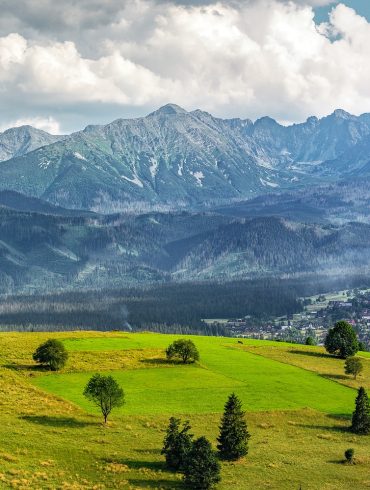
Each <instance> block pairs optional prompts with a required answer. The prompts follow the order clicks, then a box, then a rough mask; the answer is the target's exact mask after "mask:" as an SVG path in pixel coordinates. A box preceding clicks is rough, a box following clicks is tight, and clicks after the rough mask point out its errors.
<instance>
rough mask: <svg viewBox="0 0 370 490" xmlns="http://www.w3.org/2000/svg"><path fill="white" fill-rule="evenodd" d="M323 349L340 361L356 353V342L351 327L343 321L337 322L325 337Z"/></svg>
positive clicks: (354, 333)
mask: <svg viewBox="0 0 370 490" xmlns="http://www.w3.org/2000/svg"><path fill="white" fill-rule="evenodd" d="M325 349H326V350H327V351H328V352H329V353H330V354H335V355H337V356H339V357H341V358H342V359H346V358H347V357H350V356H354V355H355V354H356V352H357V351H358V340H357V336H356V332H355V331H354V330H353V328H352V326H351V325H350V324H349V323H347V322H345V321H344V320H341V321H339V322H337V323H336V324H335V325H334V327H333V328H331V329H330V330H329V332H328V334H327V336H326V339H325Z"/></svg>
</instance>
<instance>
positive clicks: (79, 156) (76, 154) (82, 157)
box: [73, 151, 86, 161]
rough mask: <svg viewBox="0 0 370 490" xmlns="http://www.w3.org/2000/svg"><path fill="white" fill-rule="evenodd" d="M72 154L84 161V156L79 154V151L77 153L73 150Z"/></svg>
mask: <svg viewBox="0 0 370 490" xmlns="http://www.w3.org/2000/svg"><path fill="white" fill-rule="evenodd" d="M73 155H74V156H75V157H76V158H78V159H79V160H85V161H86V158H85V157H84V156H83V155H81V153H79V152H78V151H75V152H74V153H73Z"/></svg>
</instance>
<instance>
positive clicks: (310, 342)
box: [306, 335, 316, 345]
mask: <svg viewBox="0 0 370 490" xmlns="http://www.w3.org/2000/svg"><path fill="white" fill-rule="evenodd" d="M306 345H316V342H315V339H314V338H313V337H312V336H311V335H310V336H309V337H307V338H306Z"/></svg>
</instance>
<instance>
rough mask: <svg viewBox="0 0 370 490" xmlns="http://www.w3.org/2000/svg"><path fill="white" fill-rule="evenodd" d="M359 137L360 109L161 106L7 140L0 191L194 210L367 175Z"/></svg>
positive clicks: (95, 204) (56, 200) (61, 200)
mask: <svg viewBox="0 0 370 490" xmlns="http://www.w3.org/2000/svg"><path fill="white" fill-rule="evenodd" d="M9 131H13V132H17V131H20V130H17V129H14V130H9ZM4 134H5V133H4ZM369 137H370V117H369V115H368V114H364V115H362V116H359V117H356V116H352V115H350V114H348V113H346V112H344V111H341V110H337V111H335V112H334V113H333V114H331V115H329V116H327V117H324V118H322V119H317V118H315V117H311V118H309V119H308V120H307V121H306V122H305V123H302V124H294V125H292V126H282V125H280V124H278V123H277V122H276V121H274V120H273V119H271V118H268V117H264V118H262V119H258V120H257V121H255V122H254V123H253V122H252V121H250V120H248V119H245V120H242V119H220V118H216V117H213V116H212V115H211V114H208V113H206V112H203V111H200V110H196V111H192V112H187V111H185V110H184V109H182V108H181V107H178V106H176V105H174V104H168V105H166V106H164V107H162V108H160V109H158V110H157V111H155V112H153V113H151V114H149V115H148V116H146V117H142V118H137V119H118V120H116V121H113V122H112V123H110V124H108V125H105V126H88V127H86V128H85V129H84V130H83V131H80V132H77V133H73V134H71V135H69V136H68V137H65V138H62V139H61V140H60V141H56V142H54V143H53V142H52V141H48V142H47V137H45V138H46V139H45V138H44V140H43V139H42V138H41V136H40V138H39V139H38V140H37V141H40V142H42V143H43V145H41V144H40V146H42V147H41V148H38V149H34V148H36V147H37V144H38V143H37V144H36V143H35V144H32V145H28V146H27V145H23V146H22V147H21V148H20V149H16V145H15V146H14V148H15V149H14V150H11V151H10V150H9V151H10V153H12V155H11V156H12V157H13V158H11V159H10V160H9V161H6V162H3V163H2V164H1V166H0V175H1V180H0V189H3V190H4V189H6V190H13V191H17V192H21V193H24V194H27V195H29V196H32V197H39V198H43V199H45V200H47V201H49V202H50V203H52V204H55V205H58V206H62V207H69V208H82V209H90V210H96V211H101V212H112V211H116V210H136V211H138V210H139V211H140V210H148V209H162V210H163V209H178V208H181V207H189V206H193V207H194V206H201V207H203V208H204V207H207V206H208V207H209V206H212V205H214V204H223V203H230V202H232V201H235V200H242V199H249V198H251V197H255V196H258V195H261V194H266V193H270V192H273V191H275V192H276V191H284V190H285V191H286V190H290V189H296V188H305V187H307V186H312V185H318V184H323V183H327V182H328V181H332V182H337V181H338V180H340V179H342V178H351V177H356V176H359V175H361V176H362V177H363V176H364V175H367V176H368V175H369V168H368V167H369V161H370V143H369V141H370V139H369ZM53 138H54V140H53V141H55V139H56V140H58V137H53ZM18 139H19V140H22V137H21V135H20V136H19V137H18ZM22 141H23V140H22ZM50 143H51V144H50ZM45 144H46V146H45ZM18 146H19V145H18ZM33 149H34V151H31V150H33ZM10 153H9V155H10ZM9 155H8V156H5V157H4V159H5V158H8V157H9Z"/></svg>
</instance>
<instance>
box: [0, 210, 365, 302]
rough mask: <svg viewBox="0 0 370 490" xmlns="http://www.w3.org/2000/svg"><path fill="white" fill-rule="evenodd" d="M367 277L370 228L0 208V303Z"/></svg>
mask: <svg viewBox="0 0 370 490" xmlns="http://www.w3.org/2000/svg"><path fill="white" fill-rule="evenodd" d="M369 270H370V225H368V224H355V223H346V224H344V225H330V224H301V223H297V222H295V223H294V222H291V221H288V220H286V219H282V218H278V217H260V218H254V219H243V218H241V219H235V218H233V217H227V216H221V215H214V214H208V213H200V214H199V213H198V214H192V213H187V212H181V213H167V214H161V213H151V214H146V215H140V216H136V217H134V216H131V217H130V216H123V215H119V214H117V215H111V216H99V215H94V216H86V213H85V214H84V215H80V216H79V215H78V214H77V213H76V214H75V215H73V216H68V215H66V216H64V215H61V214H58V215H48V214H44V213H36V212H32V213H29V212H24V211H16V210H12V209H10V208H5V207H1V206H0V293H11V292H30V291H36V292H45V291H53V290H57V289H66V288H68V289H78V290H83V289H96V288H102V289H104V288H115V287H127V286H130V285H147V284H149V283H154V282H164V281H165V282H170V281H189V280H192V281H204V280H209V281H210V280H212V281H214V280H216V281H227V280H231V279H247V278H256V277H258V278H260V277H276V276H287V275H289V276H291V277H297V276H301V275H302V276H303V275H307V274H310V273H317V272H320V273H321V274H326V275H327V276H330V275H338V274H356V273H359V272H360V273H366V272H368V271H369Z"/></svg>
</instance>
